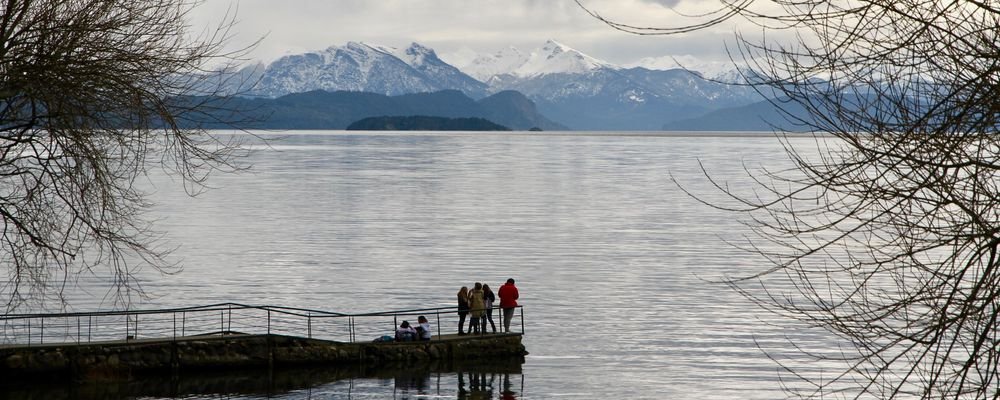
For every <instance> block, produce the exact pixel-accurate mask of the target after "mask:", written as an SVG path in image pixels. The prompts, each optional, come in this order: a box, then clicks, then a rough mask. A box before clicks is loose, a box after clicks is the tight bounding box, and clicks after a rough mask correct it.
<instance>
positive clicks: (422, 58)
mask: <svg viewBox="0 0 1000 400" xmlns="http://www.w3.org/2000/svg"><path fill="white" fill-rule="evenodd" d="M393 55H395V56H396V57H397V58H399V59H400V60H403V61H404V62H406V63H407V64H409V65H410V66H412V67H417V66H420V65H424V63H425V62H426V60H427V59H428V58H431V59H435V58H437V54H436V53H434V49H431V48H430V47H427V46H424V45H422V44H420V43H416V42H413V43H411V44H410V47H407V48H405V49H402V50H397V49H393Z"/></svg>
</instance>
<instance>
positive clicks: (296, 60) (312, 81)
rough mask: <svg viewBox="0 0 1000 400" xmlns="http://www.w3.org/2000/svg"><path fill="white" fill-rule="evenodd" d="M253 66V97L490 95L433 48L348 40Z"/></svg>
mask: <svg viewBox="0 0 1000 400" xmlns="http://www.w3.org/2000/svg"><path fill="white" fill-rule="evenodd" d="M249 68H254V70H253V74H254V75H256V76H258V77H259V79H257V82H258V83H257V85H256V86H255V88H254V90H253V92H252V94H255V95H259V96H265V97H278V96H282V95H285V94H289V93H300V92H306V91H310V90H317V89H322V90H327V91H336V90H346V91H358V92H372V93H380V94H385V95H398V94H406V93H422V92H434V91H439V90H445V89H457V90H460V91H462V92H464V93H466V94H467V95H469V96H471V97H473V98H480V97H483V96H485V95H486V85H485V84H483V83H482V82H479V81H477V80H476V79H474V78H472V77H470V76H468V75H466V74H464V73H462V72H461V71H459V70H458V69H457V68H455V67H453V66H451V65H450V64H448V63H446V62H444V61H442V60H441V59H440V58H438V56H437V54H435V53H434V50H431V49H429V48H427V47H425V46H421V45H419V44H416V43H414V44H412V45H411V46H410V47H408V48H406V49H395V48H390V47H383V46H375V45H369V44H365V43H357V42H349V43H347V44H346V45H344V46H332V47H329V48H327V49H325V50H322V51H318V52H311V53H305V54H296V55H289V56H284V57H281V58H279V59H277V60H275V61H274V62H272V63H270V64H267V65H256V66H253V67H249ZM242 73H243V74H245V75H246V74H247V72H246V71H244V72H242Z"/></svg>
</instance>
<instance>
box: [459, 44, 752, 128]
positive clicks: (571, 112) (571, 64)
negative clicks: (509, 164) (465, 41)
mask: <svg viewBox="0 0 1000 400" xmlns="http://www.w3.org/2000/svg"><path fill="white" fill-rule="evenodd" d="M462 69H463V70H464V71H466V73H467V74H469V75H472V76H474V77H476V78H477V79H479V80H481V81H483V82H484V83H486V84H487V85H489V90H490V91H491V92H496V91H499V90H516V91H519V92H521V93H524V94H525V95H527V96H528V97H529V98H530V99H531V100H533V101H535V103H536V104H537V105H538V108H539V110H540V111H542V112H543V113H544V114H546V115H548V116H549V117H550V118H552V119H553V120H555V121H557V122H560V123H562V124H564V125H567V126H570V127H572V128H576V129H629V130H647V129H659V128H660V127H661V126H663V124H664V123H665V122H667V121H671V120H674V119H678V118H687V117H690V116H691V115H699V114H703V113H706V112H708V111H711V110H715V109H719V108H724V107H732V106H736V105H743V104H749V103H752V102H754V101H758V100H760V99H759V97H758V95H757V94H756V93H755V92H753V91H752V90H749V89H747V88H744V87H737V86H733V85H726V84H720V83H718V82H712V81H710V80H708V79H704V77H703V76H702V75H700V74H699V73H693V72H691V71H687V70H684V69H680V68H679V67H678V68H674V69H665V70H661V69H649V68H644V67H625V66H619V65H615V64H611V63H609V62H606V61H602V60H599V59H597V58H594V57H591V56H588V55H586V54H584V53H582V52H580V51H578V50H575V49H573V48H570V47H568V46H566V45H563V44H561V43H558V42H556V41H552V40H550V41H548V42H546V43H545V44H544V45H543V46H541V47H539V48H537V49H535V50H533V51H531V52H522V51H520V50H518V49H516V48H513V47H510V48H506V49H503V50H500V51H499V52H497V53H495V54H490V55H485V56H480V57H477V58H475V59H474V60H473V61H472V62H471V63H470V64H469V65H466V66H464V67H462Z"/></svg>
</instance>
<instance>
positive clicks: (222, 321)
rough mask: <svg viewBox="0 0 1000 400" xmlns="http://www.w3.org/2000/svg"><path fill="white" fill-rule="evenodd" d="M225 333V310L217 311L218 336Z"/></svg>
mask: <svg viewBox="0 0 1000 400" xmlns="http://www.w3.org/2000/svg"><path fill="white" fill-rule="evenodd" d="M225 334H226V312H225V311H219V336H222V335H225Z"/></svg>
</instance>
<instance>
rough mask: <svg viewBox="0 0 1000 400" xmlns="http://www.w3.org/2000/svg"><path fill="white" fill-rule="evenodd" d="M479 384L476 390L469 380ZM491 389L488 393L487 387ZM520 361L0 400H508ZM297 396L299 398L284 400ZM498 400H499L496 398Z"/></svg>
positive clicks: (85, 386)
mask: <svg viewBox="0 0 1000 400" xmlns="http://www.w3.org/2000/svg"><path fill="white" fill-rule="evenodd" d="M474 375H475V376H477V378H476V379H480V378H478V377H482V378H484V379H481V380H479V381H478V382H480V383H478V384H477V385H476V386H475V387H473V386H471V383H470V382H471V380H472V377H473V376H474ZM489 385H492V386H489ZM523 391H524V388H523V377H522V375H521V361H520V360H516V359H513V360H498V361H490V362H482V361H479V360H476V361H472V362H461V361H456V362H452V361H443V360H427V361H423V362H414V363H410V364H408V365H406V366H399V365H386V366H381V367H374V366H363V367H362V366H357V365H355V366H347V367H344V366H339V367H338V366H310V367H308V368H296V367H292V368H278V369H272V370H268V369H246V370H244V369H240V370H229V371H198V372H197V373H185V372H182V373H180V374H176V375H170V374H164V375H146V376H137V377H134V379H131V380H128V381H125V380H121V381H115V382H107V381H100V382H96V381H85V382H69V381H63V382H45V383H44V384H37V383H35V384H32V382H26V383H15V382H11V381H9V380H7V379H5V380H4V381H3V382H0V399H5V400H33V399H53V400H59V399H73V400H111V399H122V398H142V397H154V398H186V397H192V396H207V397H213V398H214V397H216V396H218V397H223V396H225V398H231V397H233V396H234V395H237V396H247V397H252V398H258V397H260V398H270V397H281V398H285V397H294V398H328V397H330V396H331V395H338V396H339V395H347V396H345V397H348V398H349V396H350V395H351V394H365V395H368V396H369V398H370V397H371V396H372V395H374V396H377V397H379V398H398V399H406V398H424V397H425V396H431V397H450V398H458V399H472V398H478V397H476V394H477V393H483V392H491V393H494V397H492V398H502V399H514V398H517V397H519V395H520V393H523ZM291 392H298V393H300V395H299V396H298V397H295V396H287V394H288V393H291ZM499 396H502V397H499Z"/></svg>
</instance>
